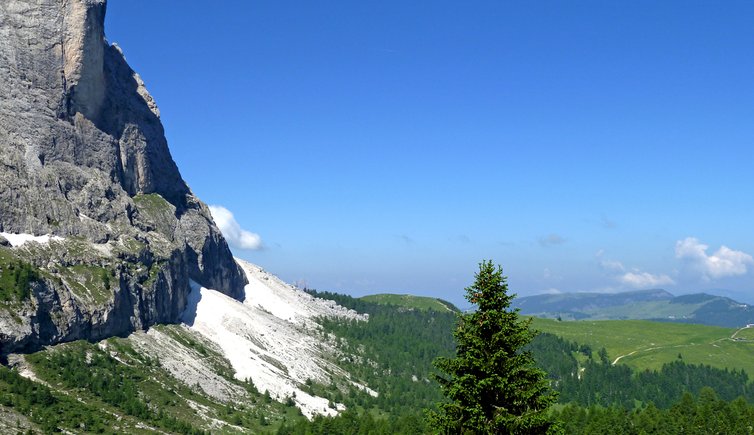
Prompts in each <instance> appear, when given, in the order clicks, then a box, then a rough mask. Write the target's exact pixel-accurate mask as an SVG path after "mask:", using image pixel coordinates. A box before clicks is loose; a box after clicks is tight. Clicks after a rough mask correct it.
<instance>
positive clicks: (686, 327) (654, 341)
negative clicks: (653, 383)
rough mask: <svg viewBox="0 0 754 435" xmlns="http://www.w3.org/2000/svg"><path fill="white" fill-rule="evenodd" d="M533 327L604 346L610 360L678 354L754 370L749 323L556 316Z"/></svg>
mask: <svg viewBox="0 0 754 435" xmlns="http://www.w3.org/2000/svg"><path fill="white" fill-rule="evenodd" d="M533 327H534V328H536V329H537V330H539V331H542V332H546V333H550V334H554V335H556V336H558V337H561V338H563V339H566V340H570V341H574V342H576V343H579V344H585V345H589V346H591V348H592V349H600V348H603V347H604V348H605V349H606V350H607V353H608V355H609V356H610V362H611V363H614V364H621V365H627V366H629V367H631V368H633V369H635V370H646V369H652V370H656V369H659V368H661V367H662V365H663V364H666V363H670V362H673V361H675V360H677V359H678V355H681V357H682V359H683V361H685V362H687V363H689V364H703V365H710V366H712V367H717V368H720V369H738V370H741V369H742V370H745V371H746V372H747V373H754V340H752V338H754V334H752V332H753V331H754V328H745V329H736V328H725V327H719V326H707V325H693V324H677V323H667V322H652V321H645V320H600V321H570V322H565V321H557V320H552V319H540V318H535V319H534V323H533Z"/></svg>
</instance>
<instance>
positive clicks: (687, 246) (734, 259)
mask: <svg viewBox="0 0 754 435" xmlns="http://www.w3.org/2000/svg"><path fill="white" fill-rule="evenodd" d="M707 248H709V246H707V245H705V244H704V243H701V242H699V240H697V239H696V238H694V237H686V238H685V239H683V240H679V241H677V242H676V244H675V256H676V258H678V259H681V260H685V261H688V262H689V263H691V264H692V265H693V266H694V267H695V268H697V269H698V270H699V271H700V272H701V273H702V275H703V276H704V277H705V278H706V279H716V278H725V277H728V276H737V275H745V274H746V273H747V272H748V266H751V265H754V258H752V256H751V255H749V254H747V253H745V252H742V251H734V250H733V249H730V248H728V247H727V246H720V249H718V250H717V251H716V252H715V253H714V254H712V255H707Z"/></svg>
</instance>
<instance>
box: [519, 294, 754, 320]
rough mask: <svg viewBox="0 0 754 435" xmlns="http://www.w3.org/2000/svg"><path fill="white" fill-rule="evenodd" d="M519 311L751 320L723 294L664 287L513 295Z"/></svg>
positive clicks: (751, 310) (579, 316)
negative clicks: (682, 291) (684, 292)
mask: <svg viewBox="0 0 754 435" xmlns="http://www.w3.org/2000/svg"><path fill="white" fill-rule="evenodd" d="M513 306H514V307H517V308H519V309H520V310H521V313H522V314H525V315H531V316H536V317H544V318H560V319H563V320H609V319H613V320H623V319H646V320H660V321H669V322H684V323H698V324H703V325H715V326H727V327H743V326H746V325H747V324H750V323H754V307H752V306H751V305H748V304H745V303H742V302H737V301H735V300H733V299H730V298H727V297H724V296H715V295H709V294H706V293H697V294H690V295H682V296H674V295H672V294H671V293H668V292H667V291H665V290H640V291H632V292H622V293H559V294H543V295H536V296H527V297H522V298H517V299H515V300H514V301H513Z"/></svg>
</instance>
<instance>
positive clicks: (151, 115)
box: [0, 0, 245, 353]
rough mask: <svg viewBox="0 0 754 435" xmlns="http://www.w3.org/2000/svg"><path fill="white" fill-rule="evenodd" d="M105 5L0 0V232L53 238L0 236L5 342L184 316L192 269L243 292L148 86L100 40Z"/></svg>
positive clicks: (96, 333) (208, 282)
mask: <svg viewBox="0 0 754 435" xmlns="http://www.w3.org/2000/svg"><path fill="white" fill-rule="evenodd" d="M105 10H106V1H105V0H4V1H2V2H0V89H2V92H0V232H2V233H6V235H8V237H9V238H12V235H14V234H31V235H43V234H52V235H55V236H58V237H59V238H55V239H54V240H53V241H50V242H49V243H42V244H40V243H36V242H29V243H26V244H23V245H22V246H15V247H14V246H10V244H9V243H3V240H1V239H0V273H1V275H0V345H2V346H3V348H2V350H1V351H2V352H3V353H7V352H9V351H12V350H16V349H19V348H25V347H26V348H28V347H34V346H37V345H41V344H47V343H54V342H58V341H65V340H72V339H77V338H88V339H97V338H102V337H104V336H108V335H117V334H123V333H127V332H129V331H131V330H133V329H137V328H143V327H145V326H148V325H151V324H153V323H155V322H171V321H176V320H177V319H178V317H179V315H180V313H181V312H182V311H183V309H184V307H185V305H186V298H187V295H188V292H189V291H190V289H189V280H194V281H196V282H198V283H201V284H202V285H205V286H207V287H211V288H216V289H218V290H220V291H222V292H224V293H225V294H227V295H230V296H233V297H236V298H240V297H241V296H242V294H243V286H244V284H245V278H244V276H243V274H242V272H241V271H240V269H239V267H238V265H237V264H236V263H235V262H234V260H233V258H232V255H231V253H230V250H229V249H228V246H227V244H226V243H225V240H224V239H223V238H222V235H221V234H220V232H219V230H218V229H217V227H216V226H215V224H214V222H213V221H212V218H211V216H210V213H209V210H208V209H207V207H206V206H205V205H204V204H203V203H202V202H201V201H199V200H198V199H197V198H196V197H195V196H194V195H193V194H192V193H191V191H190V189H189V188H188V186H187V185H186V183H185V182H184V181H183V179H182V178H181V175H180V173H179V171H178V168H177V167H176V165H175V163H174V162H173V159H172V157H171V156H170V152H169V150H168V146H167V142H166V140H165V136H164V132H163V127H162V124H161V123H160V119H159V110H158V109H157V106H156V104H155V102H154V100H153V98H152V97H151V96H150V95H149V93H148V92H147V90H146V88H145V87H144V83H143V82H142V80H141V78H140V77H139V76H138V75H137V74H136V73H135V72H134V71H133V70H131V68H130V67H129V66H128V64H127V63H126V60H125V58H124V56H123V54H122V52H121V50H120V49H119V48H118V47H117V46H115V45H109V44H108V43H107V41H106V40H105V36H104V18H105ZM2 245H5V246H2ZM22 272H23V273H24V274H25V275H23V276H22V275H21V274H22ZM20 284H27V285H26V288H27V289H30V291H24V290H23V289H22V288H21V287H23V286H21V285H20Z"/></svg>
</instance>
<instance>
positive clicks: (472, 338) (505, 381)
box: [428, 261, 559, 434]
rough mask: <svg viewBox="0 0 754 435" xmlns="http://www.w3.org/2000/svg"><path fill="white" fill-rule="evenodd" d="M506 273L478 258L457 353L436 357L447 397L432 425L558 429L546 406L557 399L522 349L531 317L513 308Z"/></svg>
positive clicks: (452, 430)
mask: <svg viewBox="0 0 754 435" xmlns="http://www.w3.org/2000/svg"><path fill="white" fill-rule="evenodd" d="M506 280H507V278H506V277H505V276H503V270H502V268H501V267H500V266H497V267H495V266H494V265H493V264H492V261H483V262H481V263H480V264H479V272H477V274H476V276H475V281H474V284H472V285H471V286H470V287H467V288H466V299H467V300H468V301H469V302H471V303H472V304H474V305H476V307H477V309H476V311H474V312H471V313H467V314H461V315H459V318H458V324H457V326H456V329H455V331H454V333H453V335H454V336H455V339H456V342H457V348H456V356H455V357H454V358H438V359H437V360H435V367H436V368H437V369H439V370H440V371H442V372H444V373H445V374H446V375H438V376H436V379H437V381H438V382H439V383H440V387H441V388H442V391H443V394H444V395H445V397H446V398H447V399H449V400H448V401H447V402H443V403H439V404H438V407H439V412H435V411H430V412H429V413H428V422H429V424H430V426H431V427H432V428H433V429H435V430H436V431H438V432H440V433H445V434H465V433H473V434H506V433H510V434H529V433H548V432H558V431H559V429H558V427H557V425H556V424H555V423H554V422H553V420H552V419H551V418H550V417H549V413H548V407H549V406H550V405H551V404H552V403H553V402H554V401H555V398H556V396H555V393H553V392H552V391H551V390H550V388H549V386H548V382H547V379H546V377H545V376H546V375H545V373H544V372H543V371H542V370H540V369H539V368H537V367H536V365H535V363H534V359H533V357H532V355H531V353H530V352H528V351H525V350H523V347H524V346H526V345H527V344H528V343H529V342H530V341H531V340H532V338H534V335H535V333H534V332H533V331H532V330H531V329H529V325H530V323H531V319H521V318H520V317H519V315H518V309H511V308H510V303H511V300H512V299H513V298H514V297H515V296H516V295H515V294H508V284H507V282H506Z"/></svg>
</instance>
